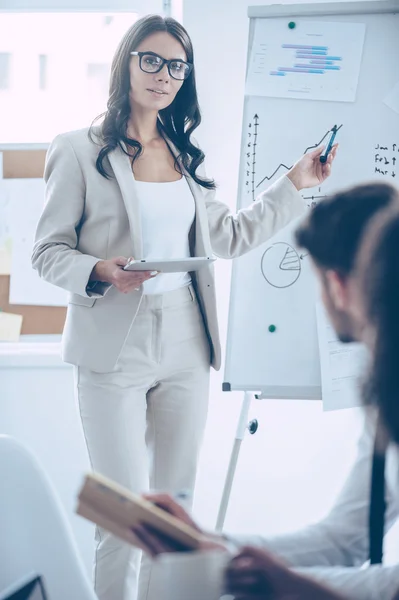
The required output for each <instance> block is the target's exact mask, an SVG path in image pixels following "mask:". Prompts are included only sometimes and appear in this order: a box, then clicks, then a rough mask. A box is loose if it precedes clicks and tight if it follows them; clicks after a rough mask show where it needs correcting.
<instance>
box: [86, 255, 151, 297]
mask: <svg viewBox="0 0 399 600" xmlns="http://www.w3.org/2000/svg"><path fill="white" fill-rule="evenodd" d="M128 262H129V260H128V259H127V258H125V257H124V256H118V257H117V258H111V259H110V260H100V261H99V262H98V263H97V264H96V266H95V267H94V269H93V271H92V274H91V276H90V281H101V282H104V283H110V284H111V285H113V286H114V287H116V289H117V290H119V291H120V292H122V293H123V294H128V293H129V292H131V291H132V290H138V288H139V287H140V286H141V284H142V283H144V281H147V279H152V278H153V277H156V275H157V274H158V273H156V274H155V275H151V272H150V271H124V270H123V267H124V266H125V265H127V263H128Z"/></svg>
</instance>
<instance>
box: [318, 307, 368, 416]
mask: <svg viewBox="0 0 399 600" xmlns="http://www.w3.org/2000/svg"><path fill="white" fill-rule="evenodd" d="M316 319H317V334H318V341H319V353H320V369H321V387H322V399H323V409H324V410H338V409H342V408H352V407H354V406H360V405H361V378H362V375H363V373H364V371H365V366H366V363H367V351H366V350H365V348H364V346H363V345H362V344H343V343H342V342H340V341H339V340H338V338H337V335H336V333H335V331H334V328H333V327H332V325H331V323H330V321H329V319H328V316H327V314H326V311H325V309H324V307H323V305H322V303H321V302H317V304H316Z"/></svg>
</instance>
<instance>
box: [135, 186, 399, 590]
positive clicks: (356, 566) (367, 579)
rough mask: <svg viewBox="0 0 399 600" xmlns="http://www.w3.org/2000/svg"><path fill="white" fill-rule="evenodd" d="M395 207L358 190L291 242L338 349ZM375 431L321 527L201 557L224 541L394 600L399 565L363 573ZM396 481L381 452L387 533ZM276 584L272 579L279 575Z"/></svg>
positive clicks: (381, 189) (337, 200) (163, 544)
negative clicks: (367, 261) (366, 249)
mask: <svg viewBox="0 0 399 600" xmlns="http://www.w3.org/2000/svg"><path fill="white" fill-rule="evenodd" d="M394 202H398V205H399V197H398V193H397V191H396V190H395V188H393V187H391V186H388V185H385V184H370V185H362V186H357V187H355V188H352V189H350V190H347V191H344V192H341V193H338V194H336V195H335V196H333V197H331V198H329V199H327V200H326V201H323V202H322V203H320V204H319V205H317V206H316V207H315V208H314V210H313V211H312V212H311V213H310V215H309V217H308V219H307V220H306V221H305V222H304V223H303V224H302V225H301V227H300V228H299V230H298V231H297V242H298V244H299V245H300V246H301V247H302V248H304V249H306V250H307V251H308V252H309V254H310V256H311V257H312V259H313V262H314V264H315V267H316V272H317V275H318V277H319V279H320V281H321V283H322V295H323V301H324V304H325V306H326V308H327V311H328V313H329V315H330V318H331V321H332V323H333V325H334V327H335V329H336V331H337V334H338V336H339V338H340V339H341V340H342V341H343V342H350V341H362V333H363V332H362V329H361V326H360V321H359V315H358V311H357V305H356V303H355V302H354V301H353V277H352V275H353V269H354V265H355V258H356V254H357V251H358V248H359V245H360V242H361V239H362V235H363V234H364V232H365V230H366V227H367V226H368V225H369V222H370V221H371V219H372V218H373V217H374V216H375V215H376V214H377V213H378V211H380V210H381V209H383V208H385V207H387V206H388V205H391V204H392V203H394ZM375 430H376V423H375V420H372V419H371V420H369V419H368V420H367V422H366V427H365V430H364V432H363V435H362V438H361V440H360V444H359V452H358V457H357V460H356V463H355V465H354V467H353V469H352V472H351V473H350V475H349V477H348V479H347V482H346V484H345V486H344V489H343V491H342V492H341V494H340V496H339V498H338V500H337V502H336V504H335V506H334V508H333V509H332V510H331V512H330V513H329V515H328V516H327V517H326V518H325V519H324V520H323V521H320V522H319V523H316V524H315V525H312V526H310V527H307V528H306V529H304V530H302V531H299V532H297V533H293V534H291V535H284V536H281V537H277V538H274V539H268V538H264V537H261V536H240V537H234V536H214V535H211V534H210V535H208V536H207V537H206V538H205V540H204V549H206V548H207V547H210V546H215V545H220V544H222V543H223V542H226V541H228V542H230V543H233V544H235V546H236V548H239V547H240V546H242V545H244V544H245V545H247V546H248V545H250V546H251V547H252V548H249V549H246V550H245V552H244V553H242V556H241V557H239V558H241V559H245V558H247V560H248V553H249V555H251V556H252V560H253V559H254V556H255V560H258V561H261V560H262V555H259V550H257V549H256V547H257V548H258V549H259V548H261V549H264V550H266V551H267V552H266V553H265V554H264V558H263V560H266V561H269V562H270V564H271V565H272V570H273V569H274V572H276V573H279V572H280V571H279V569H280V566H279V565H280V563H279V561H278V560H275V559H274V558H273V557H271V556H270V554H268V553H272V554H275V555H277V556H279V557H281V558H282V559H283V560H284V561H285V562H286V563H288V564H289V565H290V566H291V567H295V568H296V569H295V571H293V573H294V574H293V577H297V576H298V573H301V574H304V575H308V576H311V577H312V578H314V579H316V580H318V581H321V582H323V583H324V584H327V585H328V586H329V587H330V588H331V589H333V590H335V591H336V592H337V593H339V594H342V596H343V597H344V598H346V599H347V600H349V599H361V600H392V598H393V597H394V595H395V591H396V590H397V589H398V586H399V565H395V566H391V567H381V565H372V566H370V567H369V568H367V569H362V568H361V567H362V566H363V565H364V563H366V561H367V560H368V559H369V550H370V549H369V505H370V488H371V470H372V457H373V448H374V438H375ZM398 477H399V451H398V449H397V447H396V446H393V445H392V447H391V446H390V447H389V448H388V451H387V469H386V474H385V488H386V491H385V495H386V502H387V510H386V520H385V531H387V530H388V529H389V528H390V527H391V526H392V524H393V523H394V522H395V521H396V520H397V519H398V516H399V486H398V483H397V482H398ZM150 499H152V500H153V501H154V502H156V503H158V504H160V505H162V507H164V508H166V509H167V510H169V511H170V512H172V513H174V514H176V516H178V517H180V518H181V519H182V520H184V521H186V522H190V523H192V520H191V519H190V517H189V516H188V515H187V514H186V513H184V511H183V509H182V508H181V507H179V506H178V505H176V504H175V503H174V502H173V501H172V500H171V499H169V498H168V497H164V496H162V497H157V496H152V497H150ZM137 533H138V535H139V536H140V537H141V539H142V541H143V545H144V546H145V547H146V548H147V550H148V551H150V552H152V554H157V553H159V552H161V551H165V550H169V551H170V550H173V547H171V546H170V545H169V544H168V542H167V541H166V540H162V539H161V538H159V537H157V536H156V535H154V533H153V532H152V533H151V532H149V531H148V530H145V529H143V528H140V530H139V531H138V532H137ZM254 547H255V548H254ZM257 553H258V554H257ZM233 562H234V561H233ZM283 572H284V573H285V575H286V576H287V573H289V572H290V571H288V570H287V569H283ZM280 575H281V573H280ZM276 577H277V579H278V575H277V576H276ZM280 579H281V577H280ZM288 585H290V584H289V583H288ZM275 586H276V587H275V590H274V592H273V588H272V587H271V591H272V592H273V593H275V594H276V596H273V597H277V598H278V597H279V596H278V595H277V591H278V592H279V593H280V595H281V597H283V593H286V594H287V596H288V594H289V593H292V591H293V590H292V589H290V588H288V589H287V590H286V591H285V592H283V593H282V590H281V588H279V587H278V582H276V584H275ZM309 594H310V595H309ZM242 597H243V598H244V597H245V596H242ZM248 597H249V596H248ZM298 597H300V598H311V599H312V600H313V599H314V600H316V598H320V599H321V598H324V597H325V598H326V599H327V598H329V596H328V595H327V596H322V595H317V594H316V592H315V593H314V594H313V595H312V593H310V592H308V593H307V594H306V593H305V595H302V596H298ZM333 597H334V596H331V598H333ZM254 598H255V596H254Z"/></svg>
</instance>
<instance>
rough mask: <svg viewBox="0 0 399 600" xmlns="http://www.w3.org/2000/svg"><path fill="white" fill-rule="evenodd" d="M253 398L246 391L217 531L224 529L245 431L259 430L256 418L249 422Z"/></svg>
mask: <svg viewBox="0 0 399 600" xmlns="http://www.w3.org/2000/svg"><path fill="white" fill-rule="evenodd" d="M255 397H257V396H255ZM252 399H253V394H251V392H245V394H244V399H243V403H242V407H241V413H240V417H239V419H238V425H237V432H236V437H235V439H234V444H233V449H232V451H231V456H230V462H229V467H228V469H227V475H226V480H225V483H224V488H223V494H222V499H221V502H220V506H219V512H218V517H217V521H216V531H222V530H223V525H224V521H225V518H226V512H227V507H228V504H229V499H230V493H231V488H232V486H233V480H234V475H235V471H236V467H237V461H238V456H239V454H240V449H241V443H242V440H243V439H244V435H245V431H246V430H247V429H248V431H249V433H250V434H251V435H253V434H254V433H256V432H257V430H258V421H257V420H256V419H253V420H252V421H250V422H249V423H248V413H249V408H250V406H251V402H252Z"/></svg>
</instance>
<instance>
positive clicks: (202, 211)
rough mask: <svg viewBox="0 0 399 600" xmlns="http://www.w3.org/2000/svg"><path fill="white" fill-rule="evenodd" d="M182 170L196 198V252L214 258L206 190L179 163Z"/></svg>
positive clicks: (176, 151)
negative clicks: (205, 196)
mask: <svg viewBox="0 0 399 600" xmlns="http://www.w3.org/2000/svg"><path fill="white" fill-rule="evenodd" d="M166 143H167V144H168V146H169V148H170V150H171V152H172V154H173V155H174V156H175V157H177V156H178V155H179V151H178V150H177V148H176V147H175V146H174V144H173V143H172V142H171V141H170V140H169V139H167V140H166ZM179 166H180V169H181V171H182V173H183V176H184V177H185V178H186V180H187V183H188V185H189V188H190V190H191V193H192V195H193V197H194V203H195V243H194V250H195V255H196V256H212V254H213V251H212V245H211V240H210V237H209V224H208V213H207V210H206V205H205V200H204V192H205V193H206V190H205V189H204V188H202V187H201V186H200V185H198V183H196V182H195V181H194V179H193V178H192V177H191V176H190V174H189V173H188V172H187V171H186V169H185V168H184V166H183V165H182V164H181V162H180V161H179Z"/></svg>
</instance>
